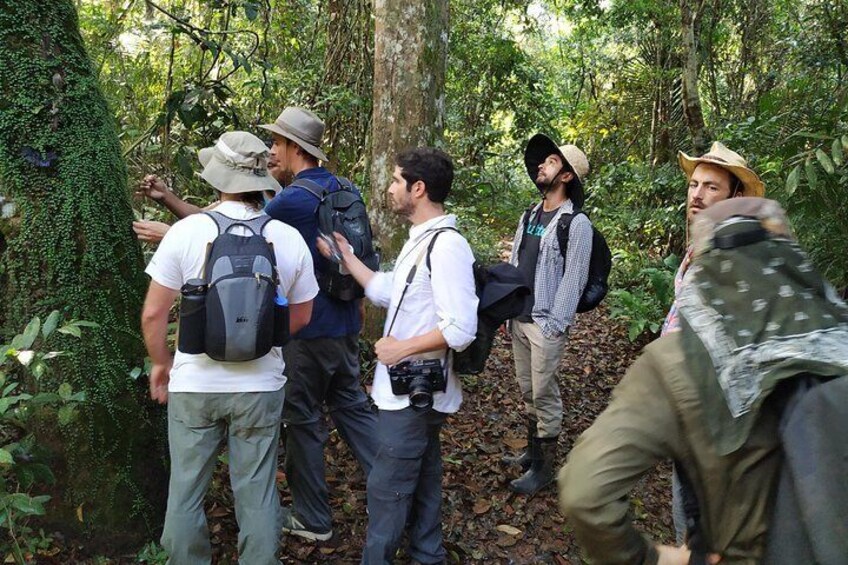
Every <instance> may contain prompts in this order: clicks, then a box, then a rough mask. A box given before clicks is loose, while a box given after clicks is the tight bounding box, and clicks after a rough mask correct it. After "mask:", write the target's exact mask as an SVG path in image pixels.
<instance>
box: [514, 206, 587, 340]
mask: <svg viewBox="0 0 848 565" xmlns="http://www.w3.org/2000/svg"><path fill="white" fill-rule="evenodd" d="M541 205H542V203H541V202H540V203H539V204H537V205H536V206H535V207H534V208H533V210H532V211H531V212H530V214H531V216H532V215H533V214H535V213H536V212H537V211H538V210H539V207H540V206H541ZM572 213H574V205H573V204H572V203H571V200H566V201H565V203H564V204H563V205H562V206H560V208H559V211H558V212H557V213H556V215H555V216H554V217H553V218H552V219H551V222H550V223H549V224H548V227H547V228H545V232H544V233H543V234H542V240H541V241H540V242H539V257H538V259H537V260H536V280H535V281H534V283H533V298H534V302H533V311H532V313H531V316H532V317H533V321H534V322H536V324H538V325H539V327H540V328H541V329H542V333H543V334H544V335H545V336H546V337H551V338H553V337H557V336H560V335H562V334H563V333H565V332H566V331H567V330H568V327H569V326H570V325H572V324H573V323H574V314H575V312H576V311H577V304H578V303H579V302H580V297H581V296H582V295H583V289H584V288H585V287H586V281H587V280H588V279H589V259H591V257H592V222H590V221H589V218H587V217H586V215H585V214H580V215H579V216H575V217H574V219H573V220H572V221H571V226H570V228H569V230H568V250H567V251H566V257H565V258H563V256H562V253H561V252H560V249H559V240H558V239H557V236H556V231H557V230H556V227H557V224H558V223H559V218H560V216H562V215H563V214H572ZM524 229H525V225H524V216H523V215H522V217H521V220H519V222H518V229H517V230H516V231H515V239H514V240H513V246H512V257H511V258H510V261H509V262H510V263H511V264H513V265H515V266H518V250H519V249H521V240H522V239H523V238H524Z"/></svg>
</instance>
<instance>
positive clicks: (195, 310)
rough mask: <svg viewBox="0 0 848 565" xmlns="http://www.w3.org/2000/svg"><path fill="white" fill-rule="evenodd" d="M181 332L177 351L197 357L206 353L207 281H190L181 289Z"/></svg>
mask: <svg viewBox="0 0 848 565" xmlns="http://www.w3.org/2000/svg"><path fill="white" fill-rule="evenodd" d="M180 294H181V295H182V299H181V300H180V331H179V337H178V339H177V349H178V350H179V351H181V352H183V353H190V354H192V355H197V354H200V353H205V352H206V281H204V280H203V279H189V280H187V281H186V283H185V284H184V285H183V286H182V288H181V289H180Z"/></svg>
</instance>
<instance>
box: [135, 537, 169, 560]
mask: <svg viewBox="0 0 848 565" xmlns="http://www.w3.org/2000/svg"><path fill="white" fill-rule="evenodd" d="M135 559H136V561H137V562H138V563H152V564H155V565H159V564H163V563H167V561H168V553H167V552H166V551H165V549H164V548H163V547H162V546H161V545H159V544H158V543H156V542H155V541H151V542H149V543H147V544H146V545H145V546H144V547H142V548H141V551H139V552H138V555H136V557H135Z"/></svg>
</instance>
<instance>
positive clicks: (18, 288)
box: [0, 0, 167, 548]
mask: <svg viewBox="0 0 848 565" xmlns="http://www.w3.org/2000/svg"><path fill="white" fill-rule="evenodd" d="M0 110H1V111H0V175H2V179H0V186H2V190H3V192H4V193H5V195H6V197H8V198H9V199H10V200H11V201H12V202H13V203H14V205H15V206H16V208H17V214H18V221H16V222H14V223H15V229H14V231H13V232H12V233H7V234H6V248H5V250H4V251H3V256H2V262H1V263H2V265H3V269H2V270H0V271H2V272H1V273H0V277H2V278H0V302H2V304H3V308H2V309H0V328H2V329H3V333H5V334H7V335H8V333H9V332H11V331H13V330H20V329H21V328H23V327H24V325H25V324H26V322H27V321H28V320H29V319H30V318H31V317H32V316H34V315H41V316H42V319H43V316H44V315H45V314H46V313H48V312H49V311H51V310H53V309H58V310H60V311H62V312H63V313H64V314H65V315H66V316H67V317H70V318H76V319H83V320H89V321H92V322H96V323H97V324H99V328H96V329H90V330H87V331H86V332H85V334H84V335H83V337H82V339H80V340H76V339H73V338H66V340H65V341H64V342H63V343H60V344H59V347H60V348H61V349H63V350H65V351H67V352H68V353H69V355H68V356H67V357H61V358H59V359H57V361H61V360H63V359H64V360H65V361H64V363H63V364H56V365H55V367H57V370H56V371H54V373H53V375H54V376H52V377H51V378H52V379H53V381H52V382H51V381H49V379H48V382H45V381H42V382H41V384H42V385H46V384H49V385H55V384H57V383H61V382H63V381H68V382H70V383H71V385H72V386H73V388H74V390H82V391H85V393H86V402H84V403H83V404H82V406H81V414H80V416H79V419H78V420H77V421H76V422H74V423H73V425H71V426H66V427H61V426H55V425H53V426H43V427H44V428H45V429H42V430H41V431H40V435H41V439H42V441H44V442H45V443H46V444H47V445H50V446H52V447H55V448H56V449H57V450H58V451H59V452H60V453H59V457H57V459H56V461H57V463H56V465H55V466H54V469H53V470H54V472H56V474H57V479H58V484H57V489H56V490H57V492H56V493H54V494H58V496H54V499H53V501H52V502H51V508H50V509H49V511H48V516H47V519H48V520H49V521H51V522H54V523H57V524H59V525H60V526H59V527H60V528H61V529H63V530H66V531H67V530H77V532H79V531H80V530H83V531H86V532H87V533H89V534H91V535H92V536H96V539H97V540H98V542H102V543H105V544H110V545H111V547H112V548H114V547H120V546H121V545H122V541H125V542H127V543H136V542H137V541H139V540H142V539H150V537H152V535H153V533H154V532H152V531H151V529H150V526H151V525H155V524H156V521H157V519H158V518H160V517H161V507H162V504H161V503H163V502H164V499H163V497H164V493H165V492H166V486H165V479H166V478H167V475H166V474H165V469H164V464H163V462H164V445H165V442H164V441H163V440H164V434H163V432H164V427H163V424H164V422H163V419H162V417H161V416H162V411H161V410H158V409H157V411H156V412H155V413H154V412H152V411H151V408H152V407H151V403H150V402H149V400H147V399H146V397H145V388H146V386H145V382H143V380H142V381H139V382H135V381H133V380H132V379H130V377H129V376H128V375H129V372H130V371H131V370H132V369H133V367H136V366H140V365H141V364H142V363H143V358H144V350H143V346H142V341H141V335H140V331H139V316H140V310H141V304H142V301H143V298H144V291H145V286H146V279H145V276H144V274H143V258H142V253H141V249H140V248H139V245H138V242H137V241H136V240H135V238H134V237H133V233H132V230H131V221H132V219H133V211H132V208H131V205H130V191H129V189H128V187H127V171H126V166H125V164H124V162H123V160H122V158H121V150H120V145H119V141H118V135H117V129H116V125H115V122H114V119H113V117H112V115H111V113H110V111H109V109H108V107H107V105H106V101H105V99H104V98H103V96H102V94H101V92H100V90H99V85H98V83H97V79H96V75H95V73H94V71H93V68H92V65H91V63H90V61H89V59H88V56H87V54H86V51H85V48H84V46H83V42H82V38H81V37H80V34H79V23H78V20H77V14H76V11H75V9H74V5H73V3H72V2H71V0H55V1H53V2H50V3H49V5H48V4H45V3H44V2H39V1H36V0H0ZM44 378H47V376H45V377H44Z"/></svg>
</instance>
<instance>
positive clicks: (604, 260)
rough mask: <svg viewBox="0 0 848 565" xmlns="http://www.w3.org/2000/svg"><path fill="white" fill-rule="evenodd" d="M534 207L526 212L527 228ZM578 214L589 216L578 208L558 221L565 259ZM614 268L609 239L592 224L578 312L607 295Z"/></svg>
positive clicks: (561, 247)
mask: <svg viewBox="0 0 848 565" xmlns="http://www.w3.org/2000/svg"><path fill="white" fill-rule="evenodd" d="M532 210H533V208H528V209H527V211H526V212H525V213H524V218H523V220H522V224H523V225H524V227H525V228H526V226H527V222H528V221H529V219H530V213H531V212H532ZM578 214H583V215H584V216H586V217H587V218H588V217H589V216H588V215H587V214H586V212H584V211H583V210H580V209H578V210H577V211H575V212H574V213H572V214H562V215H560V217H559V222H557V234H556V235H557V242H558V243H559V251H560V253H561V254H562V257H563V259H565V258H566V254H567V253H568V234H569V230H570V229H571V220H573V219H574V217H575V216H577V215H578ZM611 270H612V253H611V252H610V248H609V245H607V240H606V239H605V238H604V236H603V234H602V233H601V232H599V231H598V230H597V228H596V227H595V225H594V224H592V257H591V258H590V259H589V277H588V278H587V279H586V286H585V287H584V288H583V294H582V295H581V296H580V302H579V303H578V304H577V312H578V313H583V312H588V311H589V310H594V309H595V308H597V306H598V304H600V303H601V301H602V300H603V299H604V297H606V295H607V292H608V291H609V284H608V282H607V281H608V280H609V275H610V271H611Z"/></svg>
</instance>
